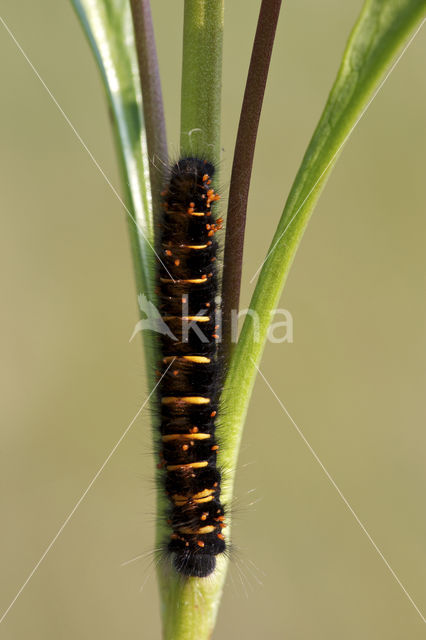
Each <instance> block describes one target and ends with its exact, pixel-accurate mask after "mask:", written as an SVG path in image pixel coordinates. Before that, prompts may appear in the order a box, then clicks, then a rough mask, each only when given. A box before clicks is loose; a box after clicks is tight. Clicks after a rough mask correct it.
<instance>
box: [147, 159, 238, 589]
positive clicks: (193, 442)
mask: <svg viewBox="0 0 426 640" xmlns="http://www.w3.org/2000/svg"><path fill="white" fill-rule="evenodd" d="M213 175H214V166H213V165H212V164H211V163H210V162H208V161H206V160H203V159H200V158H195V157H187V158H182V159H180V160H179V161H178V162H177V163H176V164H174V165H173V166H172V167H171V169H170V173H169V176H168V183H167V185H166V187H165V189H164V191H163V192H162V193H161V197H162V213H161V220H160V232H159V238H158V245H159V255H160V256H161V263H160V264H159V268H158V288H157V291H158V298H159V311H160V315H161V317H162V321H163V322H164V323H165V324H166V325H167V329H168V330H167V331H165V332H161V337H160V352H161V362H160V363H159V372H158V374H159V375H160V383H159V386H158V389H159V406H160V440H161V441H160V463H159V466H160V467H161V468H162V470H163V472H164V473H163V477H164V487H165V491H166V494H167V496H168V499H169V501H170V515H169V520H168V523H169V525H170V528H171V536H170V540H169V542H168V552H170V553H171V554H172V557H173V564H174V567H175V569H176V571H177V572H178V573H179V574H181V575H183V576H189V577H206V576H208V575H210V574H211V573H212V572H213V571H214V569H215V566H216V556H217V555H218V554H220V553H223V552H224V551H225V548H226V544H225V538H224V535H223V533H222V529H223V527H224V526H225V514H224V508H223V506H222V504H221V502H220V491H221V473H220V471H219V469H218V468H217V451H218V449H219V445H218V444H217V440H216V436H215V431H216V423H217V418H218V410H219V407H218V392H219V389H220V369H221V367H220V363H219V359H218V341H219V333H218V329H219V326H218V323H217V322H216V316H217V311H218V309H219V307H218V305H217V302H216V298H217V295H218V272H217V262H216V258H217V252H218V243H217V240H216V239H215V234H216V232H217V231H218V230H219V229H221V227H222V219H220V218H216V216H215V213H214V205H215V203H216V201H217V200H219V198H220V196H219V195H217V194H216V193H215V191H214V189H213V187H212V186H211V183H212V178H213Z"/></svg>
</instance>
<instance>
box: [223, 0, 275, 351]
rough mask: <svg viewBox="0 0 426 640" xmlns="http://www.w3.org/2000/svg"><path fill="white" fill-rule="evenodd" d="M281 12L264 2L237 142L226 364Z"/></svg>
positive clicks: (229, 220) (228, 248)
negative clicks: (256, 153) (259, 141)
mask: <svg viewBox="0 0 426 640" xmlns="http://www.w3.org/2000/svg"><path fill="white" fill-rule="evenodd" d="M280 9H281V0H262V4H261V7H260V12H259V19H258V22H257V29H256V35H255V38H254V43H253V51H252V54H251V60H250V66H249V71H248V76H247V82H246V88H245V92H244V99H243V104H242V107H241V115H240V122H239V125H238V133H237V140H236V143H235V151H234V160H233V164H232V174H231V184H230V188H229V200H228V215H227V217H226V239H225V253H224V258H223V277H222V299H223V308H222V355H223V357H224V360H225V363H226V362H228V360H229V356H230V351H231V347H232V342H231V340H232V339H233V338H234V336H231V332H232V316H231V314H232V312H238V309H239V304H240V288H241V272H242V268H243V253H244V235H245V227H246V214H247V201H248V196H249V189H250V179H251V172H252V167H253V158H254V150H255V147H256V138H257V131H258V128H259V120H260V114H261V111H262V104H263V96H264V94H265V87H266V80H267V78H268V71H269V64H270V61H271V55H272V48H273V46H274V39H275V32H276V28H277V23H278V18H279V15H280Z"/></svg>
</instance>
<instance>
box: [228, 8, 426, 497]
mask: <svg viewBox="0 0 426 640" xmlns="http://www.w3.org/2000/svg"><path fill="white" fill-rule="evenodd" d="M425 11H426V3H425V2H424V0H422V1H419V0H416V1H413V0H403V1H401V0H396V1H394V2H393V1H392V0H367V2H366V3H365V5H364V7H363V9H362V12H361V15H360V17H359V19H358V21H357V23H356V25H355V27H354V29H353V31H352V34H351V36H350V38H349V41H348V44H347V47H346V50H345V53H344V56H343V60H342V63H341V66H340V70H339V72H338V75H337V79H336V81H335V83H334V86H333V88H332V90H331V93H330V96H329V99H328V102H327V104H326V106H325V109H324V112H323V114H322V116H321V119H320V121H319V123H318V126H317V128H316V130H315V133H314V135H313V137H312V139H311V142H310V143H309V146H308V149H307V151H306V153H305V156H304V158H303V161H302V165H301V167H300V169H299V171H298V173H297V176H296V178H295V181H294V184H293V187H292V189H291V192H290V195H289V197H288V200H287V203H286V205H285V208H284V212H283V215H282V218H281V220H280V223H279V225H278V228H277V231H276V233H275V236H274V238H273V240H272V243H271V247H270V249H269V252H268V258H267V259H266V260H265V263H264V264H263V267H262V269H261V272H260V276H259V280H258V282H257V285H256V289H255V291H254V294H253V298H252V301H251V304H250V307H251V309H252V310H253V311H254V313H255V314H257V318H258V320H259V324H258V326H257V327H256V323H255V322H254V320H253V318H252V317H251V316H250V315H247V316H246V320H245V322H244V325H243V329H242V332H241V336H240V339H239V341H238V344H237V347H236V349H235V350H234V353H233V357H232V359H231V364H230V368H229V372H228V375H227V379H226V382H225V387H224V391H223V394H222V401H223V404H224V406H226V407H227V416H226V418H227V422H226V429H224V430H223V433H222V437H221V450H220V452H219V464H221V465H222V466H223V467H224V468H227V469H235V467H236V462H237V457H238V450H239V445H240V440H241V433H242V429H243V424H244V420H245V416H246V413H247V408H248V403H249V399H250V396H251V392H252V387H253V384H254V380H255V377H256V373H257V366H258V363H259V361H260V358H261V355H262V352H263V348H264V345H265V341H266V339H267V334H268V328H269V324H270V320H271V314H272V313H273V310H274V309H275V308H276V305H277V303H278V300H279V297H280V295H281V291H282V288H283V286H284V283H285V281H286V278H287V276H288V273H289V270H290V267H291V264H292V262H293V259H294V256H295V253H296V250H297V248H298V246H299V243H300V240H301V238H302V235H303V233H304V230H305V228H306V225H307V223H308V220H309V217H310V215H311V214H312V212H313V209H314V207H315V205H316V203H317V201H318V199H319V196H320V194H321V192H322V189H323V188H324V186H325V183H326V180H327V178H328V176H329V175H330V172H331V170H332V168H333V166H334V164H335V162H336V160H337V157H338V155H339V153H340V151H341V149H342V147H343V145H344V143H345V141H346V140H347V138H348V136H349V135H350V133H351V131H352V130H353V128H354V127H355V126H356V123H357V122H358V120H359V119H360V118H361V117H362V115H363V113H364V110H365V109H366V106H367V104H368V101H369V99H371V97H372V95H373V94H374V91H375V90H377V88H378V87H380V81H381V80H383V77H384V75H385V71H386V69H387V68H388V65H389V64H390V62H391V60H392V58H393V57H394V56H395V54H396V52H397V51H398V49H400V48H401V46H402V44H403V42H404V41H405V40H406V39H407V38H408V36H409V35H410V33H411V32H413V31H414V29H415V27H416V26H417V25H418V24H419V22H420V21H421V20H422V18H423V17H424V15H425ZM230 475H231V477H230V481H229V484H228V485H227V486H226V487H225V491H224V499H225V501H226V503H228V504H229V501H230V500H231V498H232V487H233V485H232V483H233V477H232V476H233V473H231V474H230Z"/></svg>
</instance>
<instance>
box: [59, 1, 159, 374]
mask: <svg viewBox="0 0 426 640" xmlns="http://www.w3.org/2000/svg"><path fill="white" fill-rule="evenodd" d="M71 2H72V4H73V6H74V8H75V11H76V12H77V15H78V17H79V19H80V22H81V25H82V27H83V29H84V32H85V34H86V36H87V39H88V41H89V44H90V47H91V49H92V51H93V54H94V56H95V59H96V62H97V65H98V67H99V70H100V72H101V77H102V80H103V84H104V88H105V91H106V95H107V99H108V103H109V107H110V113H111V115H112V124H113V130H114V136H115V142H116V148H117V152H118V158H119V162H120V170H121V174H122V184H123V190H124V194H125V195H124V200H125V205H126V208H127V211H124V214H125V215H126V218H127V222H128V228H129V233H130V241H131V248H132V254H133V264H134V271H135V276H136V286H137V290H138V292H140V293H142V292H143V293H144V294H145V295H146V296H147V297H148V298H149V299H150V300H152V299H153V289H154V284H153V282H154V277H153V265H154V254H153V246H154V233H153V221H152V207H151V192H150V186H149V165H148V158H147V151H146V140H145V131H144V126H143V117H142V108H141V104H142V97H141V91H140V84H139V73H138V66H137V61H136V54H135V46H134V35H133V25H132V19H131V12H130V5H129V3H128V1H127V0H71ZM145 333H146V332H145ZM151 339H152V338H151ZM148 340H149V337H148V336H147V335H144V343H145V357H146V361H147V366H148V370H149V371H153V370H154V367H155V362H154V357H155V356H154V353H155V352H154V351H153V349H152V345H150V344H148V343H147V342H148Z"/></svg>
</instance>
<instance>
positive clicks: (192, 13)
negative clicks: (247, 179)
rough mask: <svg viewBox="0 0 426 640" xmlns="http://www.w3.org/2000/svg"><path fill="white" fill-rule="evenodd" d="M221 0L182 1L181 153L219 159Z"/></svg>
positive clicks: (212, 159)
mask: <svg viewBox="0 0 426 640" xmlns="http://www.w3.org/2000/svg"><path fill="white" fill-rule="evenodd" d="M223 18H224V0H185V18H184V28H183V65H182V98H181V155H182V156H191V155H196V156H200V157H205V158H206V159H208V160H211V161H212V162H214V163H218V162H219V159H220V106H221V87H222V40H223Z"/></svg>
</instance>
